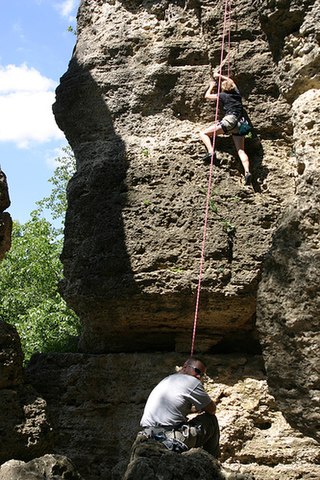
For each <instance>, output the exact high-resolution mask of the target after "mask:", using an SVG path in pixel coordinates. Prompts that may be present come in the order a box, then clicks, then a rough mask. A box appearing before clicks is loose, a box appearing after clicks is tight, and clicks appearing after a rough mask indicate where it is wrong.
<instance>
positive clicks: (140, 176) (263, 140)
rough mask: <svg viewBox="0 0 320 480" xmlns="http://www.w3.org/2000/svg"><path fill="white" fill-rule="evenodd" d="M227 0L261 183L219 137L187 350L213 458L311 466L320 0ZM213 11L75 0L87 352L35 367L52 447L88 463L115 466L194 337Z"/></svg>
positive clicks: (69, 76)
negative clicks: (199, 356)
mask: <svg viewBox="0 0 320 480" xmlns="http://www.w3.org/2000/svg"><path fill="white" fill-rule="evenodd" d="M232 4H233V7H232V29H231V31H232V34H231V55H230V60H231V69H232V74H233V75H234V77H235V78H236V81H237V83H238V85H239V87H240V89H241V91H242V93H243V95H244V100H245V107H246V110H247V112H248V114H249V117H250V119H251V121H252V123H253V125H254V127H255V129H254V133H253V135H252V136H251V138H247V139H246V148H247V151H248V153H249V155H250V162H251V169H252V172H253V188H252V189H248V188H245V187H244V186H243V184H242V181H241V179H242V170H241V166H240V163H239V161H238V159H237V158H236V156H235V153H234V151H233V147H232V143H231V139H230V138H229V137H220V138H219V139H218V141H217V159H218V162H219V163H220V166H219V167H216V166H214V168H213V190H212V194H211V198H210V209H209V219H208V230H207V238H206V249H205V259H204V278H203V282H202V288H201V301H200V310H199V321H198V328H197V336H196V351H199V352H206V353H207V361H208V365H209V371H211V376H210V378H209V381H208V385H207V386H208V389H209V391H210V393H211V395H213V397H214V398H216V399H217V401H218V418H219V422H220V425H221V429H222V439H221V445H222V460H223V461H225V462H228V463H229V464H230V465H231V466H232V467H233V468H234V469H238V468H241V469H242V470H243V471H246V472H248V473H254V474H255V476H256V479H257V480H269V479H270V480H282V479H283V478H286V479H288V480H298V479H299V478H304V479H309V480H311V479H314V480H315V479H316V478H318V477H319V468H318V466H319V447H318V445H317V443H316V441H315V440H314V439H313V438H311V437H316V428H317V427H316V422H317V420H318V410H317V409H318V408H319V407H318V403H317V395H318V393H317V389H318V385H319V384H318V376H317V370H316V369H317V364H316V359H317V331H318V330H317V322H316V320H317V317H318V311H317V306H318V300H317V298H318V293H319V280H318V275H317V266H318V264H319V258H318V247H319V210H318V209H319V207H318V202H317V200H318V195H319V194H318V191H319V188H318V187H319V185H318V183H319V173H318V171H319V165H318V164H319V140H318V137H319V135H318V133H319V130H318V129H319V124H320V122H319V103H318V99H319V90H320V88H319V86H320V81H319V58H320V56H319V53H320V49H319V22H318V21H317V19H318V17H319V0H281V1H280V0H253V1H251V0H239V1H238V2H232ZM222 26H223V2H212V1H209V0H203V1H202V0H189V1H188V0H186V1H184V0H175V1H168V0H157V1H155V0H154V1H153V0H110V1H106V0H96V1H93V0H82V2H81V4H80V8H79V13H78V37H77V44H76V46H75V50H74V54H73V56H72V59H71V61H70V64H69V68H68V71H67V72H66V74H65V75H64V76H63V77H62V79H61V84H60V86H59V87H58V89H57V99H56V103H55V105H54V113H55V116H56V120H57V123H58V125H59V126H60V127H61V128H62V130H63V131H64V133H65V135H66V137H67V139H68V141H69V142H70V144H71V146H72V148H73V150H74V152H75V155H76V159H77V172H76V174H75V176H74V177H73V179H72V180H71V182H70V184H69V187H68V202H69V203H68V212H67V218H66V228H65V243H64V250H63V254H62V260H63V263H64V273H65V280H64V282H63V284H62V291H63V295H64V297H65V298H66V300H67V302H68V303H69V305H71V306H72V307H73V308H74V309H75V310H76V312H77V313H78V314H79V316H80V318H81V320H82V323H83V333H82V337H81V341H80V349H81V350H82V352H84V353H78V354H73V355H47V356H46V355H44V356H39V357H36V358H34V359H33V362H32V363H31V365H30V367H29V370H28V378H29V381H30V382H32V383H33V384H34V386H35V387H36V389H37V391H39V392H40V393H41V396H42V397H43V398H44V399H46V401H47V402H48V408H49V411H50V414H51V416H52V419H53V426H54V430H55V433H56V434H57V437H56V443H55V447H54V453H58V454H68V456H69V457H70V458H71V459H72V460H73V461H74V462H75V464H76V466H77V467H78V468H79V471H80V472H81V474H83V476H84V478H86V480H97V479H98V478H102V477H103V478H105V479H106V480H107V479H111V478H112V479H113V480H118V479H120V478H121V477H122V474H123V472H124V470H125V467H126V464H127V461H128V457H129V448H130V445H131V443H132V441H133V439H134V436H135V433H136V431H137V429H138V428H139V426H138V423H139V418H140V415H141V411H142V408H143V405H144V402H145V400H146V397H147V394H148V393H149V391H150V389H151V388H152V386H153V385H154V384H155V383H156V382H157V381H158V380H159V379H160V378H162V377H163V375H165V374H167V373H168V372H169V371H170V370H171V369H172V365H173V364H174V363H175V362H177V364H178V363H179V362H181V361H182V358H183V357H182V356H180V355H178V354H174V353H171V354H170V355H167V354H166V355H164V354H163V353H162V354H161V353H155V352H157V351H158V352H159V351H171V352H173V351H176V352H187V353H189V351H190V343H191V333H192V324H193V316H194V308H195V293H196V288H197V283H198V273H199V264H200V255H201V243H202V232H203V219H204V208H205V202H206V192H207V185H208V175H209V170H210V168H209V166H208V165H205V164H203V162H202V161H201V156H202V155H203V153H204V152H203V147H202V145H201V144H200V142H199V139H198V134H199V131H200V129H202V128H203V127H204V126H207V125H208V124H209V123H210V122H212V120H213V109H212V107H211V106H210V105H208V104H205V103H204V99H203V96H204V91H205V89H206V86H207V84H208V80H209V66H210V64H212V65H213V66H216V65H217V64H218V63H219V60H220V48H221V33H222ZM256 312H257V325H258V330H259V338H260V341H261V346H262V354H263V358H264V362H265V366H266V370H267V372H266V374H267V375H266V374H265V371H264V366H263V364H262V361H261V357H260V356H259V355H257V356H255V355H254V354H259V352H260V350H259V349H260V346H259V343H258V341H257V334H256V331H255V318H256ZM130 352H140V353H130ZM148 352H149V353H148ZM218 352H219V353H220V354H223V353H224V355H221V356H220V355H217V353H218ZM226 352H229V355H226ZM230 352H232V354H231V357H230ZM235 352H237V353H235ZM98 353H100V355H97V354H98ZM252 354H253V355H252ZM267 383H268V385H269V388H270V391H269V389H268V385H267ZM287 420H288V421H289V422H290V425H289V423H287ZM301 432H302V433H301ZM304 435H305V436H304ZM155 478H158V477H155ZM139 480H140V479H139Z"/></svg>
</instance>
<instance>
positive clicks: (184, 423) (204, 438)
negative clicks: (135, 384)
mask: <svg viewBox="0 0 320 480" xmlns="http://www.w3.org/2000/svg"><path fill="white" fill-rule="evenodd" d="M205 372H206V366H205V364H204V363H203V362H202V361H201V360H200V359H198V358H195V357H191V358H189V359H188V360H187V361H186V362H185V363H184V365H183V367H182V369H181V371H180V372H179V373H175V374H173V375H170V376H169V377H166V378H164V379H163V380H162V381H161V382H160V383H159V384H158V385H157V386H156V387H155V388H154V389H153V390H152V392H151V393H150V395H149V398H148V400H147V403H146V406H145V409H144V413H143V416H142V419H141V422H140V425H141V427H142V428H143V433H144V434H145V435H147V436H149V437H150V438H154V439H156V440H158V439H159V440H160V441H162V442H163V443H164V444H165V445H166V446H167V445H170V440H171V441H172V440H173V439H174V440H175V441H176V442H177V445H179V443H182V444H183V445H184V446H185V449H187V448H192V447H203V448H204V449H205V450H207V451H208V452H209V453H211V454H213V455H215V456H217V455H218V447H219V426H218V421H217V418H216V416H215V411H216V406H215V404H214V402H213V401H212V399H211V398H210V397H209V395H208V394H207V392H206V391H205V389H204V387H203V385H202V383H201V379H202V377H203V376H204V374H205ZM193 409H195V410H196V411H197V412H202V413H199V414H198V415H197V416H195V417H194V418H193V419H191V420H188V418H187V415H188V414H190V413H192V410H193ZM168 439H169V442H167V444H166V441H167V440H168ZM163 440H165V441H163ZM183 445H182V447H183ZM168 448H169V447H168ZM182 450H183V448H182Z"/></svg>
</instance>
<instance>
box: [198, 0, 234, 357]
mask: <svg viewBox="0 0 320 480" xmlns="http://www.w3.org/2000/svg"><path fill="white" fill-rule="evenodd" d="M230 29H231V0H224V21H223V32H222V41H221V55H220V66H219V75H221V74H222V66H223V63H224V48H225V37H226V34H227V33H226V32H227V30H228V53H227V57H226V58H228V60H229V65H228V76H229V71H230ZM220 91H221V77H220V76H219V80H218V87H217V94H218V96H217V101H216V104H215V116H214V117H215V118H214V121H215V123H216V122H217V121H218V114H219V93H220ZM216 137H217V134H216V132H214V133H213V138H212V147H213V151H212V155H211V162H210V170H209V180H208V189H207V198H206V206H205V214H204V225H203V236H202V246H201V256H200V267H199V277H198V286H197V294H196V304H195V314H194V321H193V331H192V342H191V356H192V355H193V354H194V351H195V340H196V331H197V323H198V317H199V305H200V292H201V284H202V278H203V266H204V256H205V245H206V238H207V227H208V217H209V205H210V198H211V190H212V174H213V159H214V155H215V145H216Z"/></svg>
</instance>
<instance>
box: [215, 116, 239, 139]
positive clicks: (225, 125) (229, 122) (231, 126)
mask: <svg viewBox="0 0 320 480" xmlns="http://www.w3.org/2000/svg"><path fill="white" fill-rule="evenodd" d="M219 123H220V126H221V128H222V130H223V131H224V133H231V134H233V135H237V134H239V129H238V117H237V116H236V115H226V116H225V117H223V119H222V120H220V122H219Z"/></svg>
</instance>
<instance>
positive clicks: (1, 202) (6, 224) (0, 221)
mask: <svg viewBox="0 0 320 480" xmlns="http://www.w3.org/2000/svg"><path fill="white" fill-rule="evenodd" d="M9 206H10V198H9V191H8V184H7V177H6V175H5V174H4V172H3V171H2V170H1V169H0V261H1V260H2V259H3V257H4V255H5V253H6V252H7V251H8V250H10V247H11V230H12V220H11V216H10V214H9V213H8V212H5V210H6V209H7V208H8V207H9Z"/></svg>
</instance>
